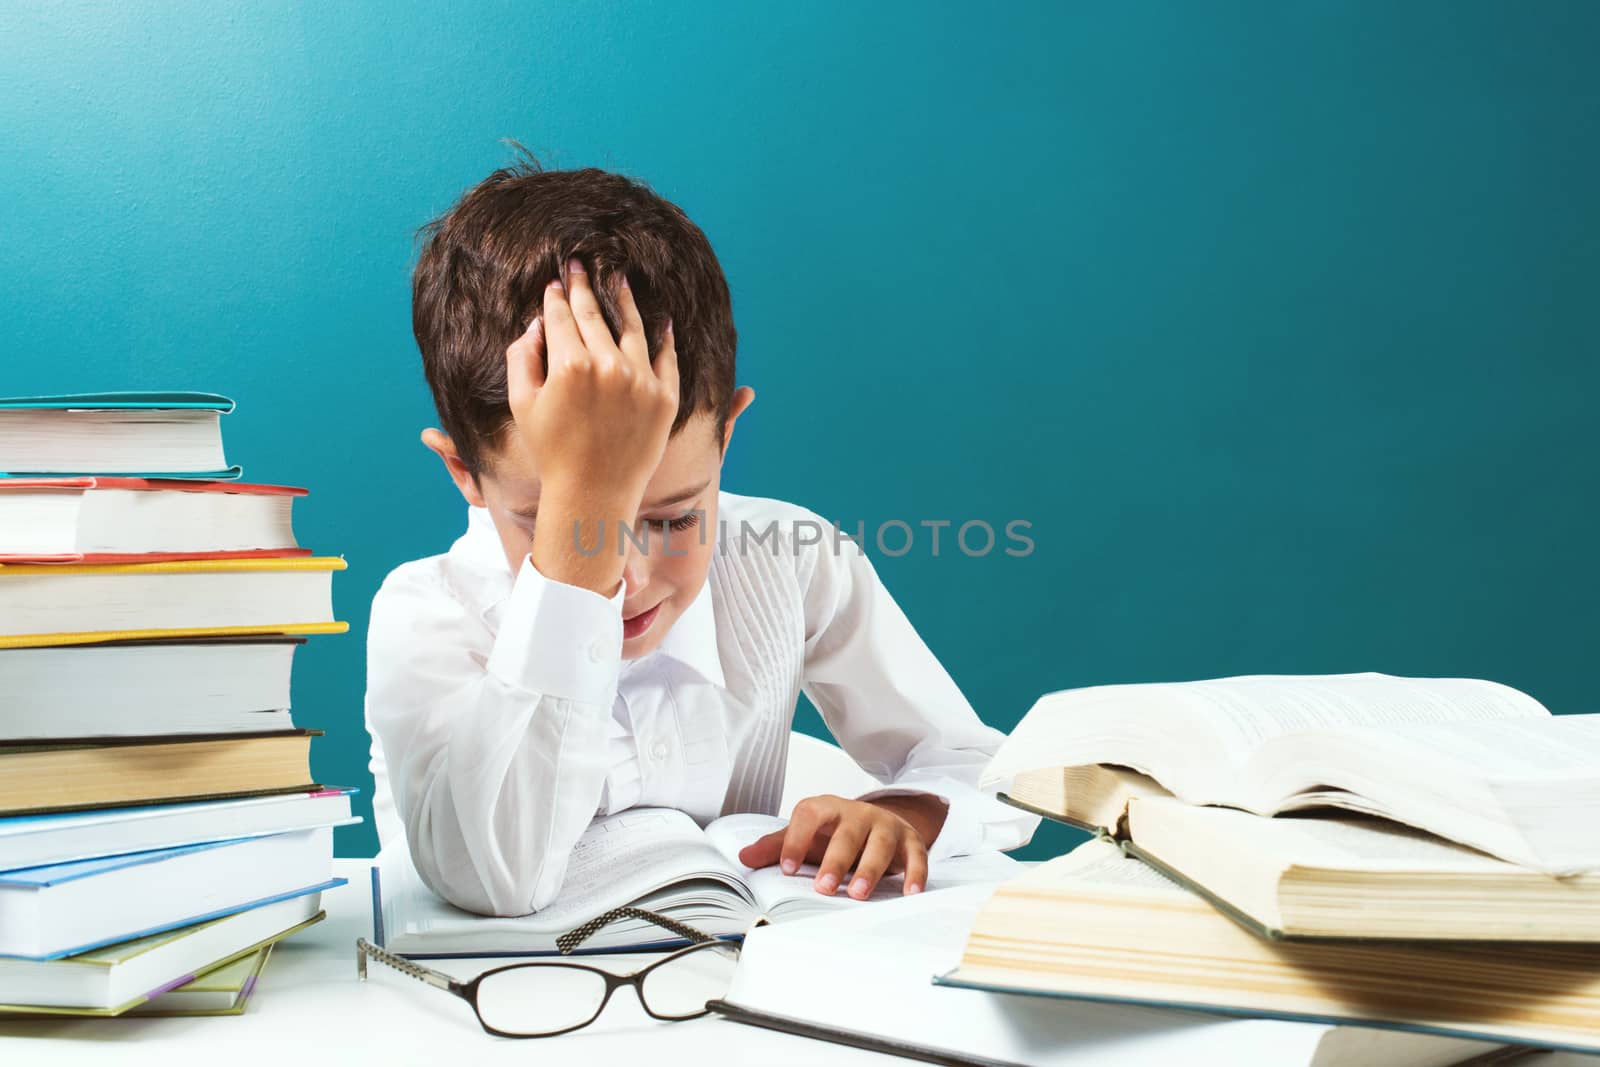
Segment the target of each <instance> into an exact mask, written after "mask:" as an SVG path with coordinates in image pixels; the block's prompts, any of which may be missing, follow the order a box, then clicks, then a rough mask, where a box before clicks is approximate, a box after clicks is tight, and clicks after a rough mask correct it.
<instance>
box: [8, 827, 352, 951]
mask: <svg viewBox="0 0 1600 1067" xmlns="http://www.w3.org/2000/svg"><path fill="white" fill-rule="evenodd" d="M332 862H333V829H332V828H331V827H318V828H316V829H311V830H297V831H293V832H291V833H283V834H272V835H270V836H267V837H255V838H248V839H245V840H234V841H214V842H208V843H206V844H199V845H185V846H183V847H180V848H170V849H157V850H154V851H150V852H138V853H133V854H131V855H123V856H108V857H105V858H102V859H94V860H82V861H78V862H74V863H59V864H54V865H52V866H48V867H33V868H28V869H24V870H20V871H6V872H4V873H0V956H20V957H23V958H25V959H33V960H47V959H56V958H60V957H63V956H70V955H74V954H76V953H80V952H86V951H88V950H90V949H93V948H97V947H99V946H102V945H110V944H115V943H116V942H119V941H127V940H129V939H131V938H135V937H143V936H146V935H148V934H153V933H159V932H161V931H163V930H169V929H174V928H176V927H179V926H187V925H190V924H193V923H197V922H203V921H205V920H207V919H213V918H218V917H220V916H223V915H228V914H230V913H232V912H236V911H244V910H246V909H249V908H255V907H260V906H261V905H263V904H267V903H271V902H272V901H275V900H279V899H282V898H284V897H286V896H294V895H298V894H303V893H308V892H313V891H319V890H321V889H324V888H327V887H328V886H329V885H330V884H331V882H330V879H329V876H328V871H329V869H330V868H331V866H332Z"/></svg>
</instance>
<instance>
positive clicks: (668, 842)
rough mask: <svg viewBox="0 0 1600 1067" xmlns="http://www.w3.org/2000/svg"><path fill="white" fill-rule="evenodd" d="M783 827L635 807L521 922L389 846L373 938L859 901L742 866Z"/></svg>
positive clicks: (521, 947) (480, 950) (605, 946)
mask: <svg viewBox="0 0 1600 1067" xmlns="http://www.w3.org/2000/svg"><path fill="white" fill-rule="evenodd" d="M784 825H786V822H785V820H783V819H779V818H776V817H774V816H770V815H726V816H724V817H722V818H720V819H717V820H715V821H714V822H712V823H711V824H710V825H708V826H707V827H706V828H705V829H703V830H702V829H701V828H700V827H699V826H698V825H697V824H696V823H695V821H694V820H693V819H691V818H690V817H689V816H687V815H685V814H684V813H683V812H681V811H676V810H673V809H671V808H633V809H631V810H628V811H624V812H620V813H618V814H616V815H611V816H607V817H605V818H601V819H596V820H595V821H594V823H593V824H592V825H591V826H590V827H589V829H588V830H587V831H586V832H585V833H584V835H583V836H582V837H581V838H580V839H579V840H578V843H577V845H576V846H575V847H574V848H573V852H572V859H571V861H570V862H569V864H568V867H567V876H566V880H565V881H564V882H563V883H562V886H561V892H560V894H559V895H558V896H557V898H556V900H555V902H554V903H552V904H551V905H550V906H549V907H546V908H545V909H543V910H542V911H539V912H536V913H534V914H532V915H525V916H521V917H519V918H492V917H485V916H478V915H473V914H471V913H469V912H465V911H462V910H461V909H459V908H456V907H453V906H451V905H450V904H448V903H446V902H445V901H443V900H440V899H439V898H438V897H436V896H434V895H433V893H431V892H430V891H429V890H428V888H427V887H426V886H425V885H423V883H422V880H421V878H420V877H419V876H418V875H417V872H416V869H415V868H414V867H413V866H412V864H411V858H410V856H409V854H408V853H407V852H406V851H405V849H404V848H403V847H402V848H398V849H396V848H386V849H384V850H383V852H382V853H381V854H380V855H379V857H378V866H377V867H376V868H375V869H374V891H375V895H376V896H377V906H376V907H375V908H374V915H375V916H376V920H377V925H378V929H377V931H376V934H377V936H376V940H377V941H378V943H379V944H381V945H382V946H383V947H384V948H387V949H389V950H390V951H391V952H398V953H402V954H404V955H406V956H411V957H414V958H419V959H426V958H430V957H453V956H531V955H540V954H544V953H553V952H555V951H556V945H555V940H556V938H557V937H559V936H560V935H562V934H564V933H566V932H568V931H569V930H573V929H575V928H577V927H579V926H581V925H583V924H584V923H585V922H588V921H589V920H590V919H592V918H594V917H595V916H596V915H599V914H601V913H602V912H606V911H609V910H611V909H612V908H617V907H621V906H623V905H625V904H631V905H634V906H636V907H641V908H647V909H649V910H651V911H655V912H660V913H662V914H664V915H668V916H670V917H672V918H674V919H677V920H678V921H679V922H684V923H688V924H689V925H690V926H693V927H695V928H696V929H698V930H702V931H704V932H706V933H708V934H713V935H716V936H719V937H722V936H733V935H739V934H743V933H744V932H745V931H746V930H747V929H749V927H750V925H751V924H752V923H753V922H754V921H755V920H756V918H757V917H759V916H761V915H766V916H767V917H768V918H769V919H772V920H775V921H776V920H781V919H784V918H788V917H793V916H799V915H812V914H816V913H818V912H824V911H829V910H833V909H837V908H849V907H856V906H860V905H861V904H863V903H865V902H864V901H857V900H852V899H851V898H850V897H848V896H846V895H845V894H844V893H842V892H841V893H839V894H838V895H837V896H832V897H829V896H824V895H822V894H821V893H818V892H817V891H816V889H815V888H813V881H814V879H815V877H816V868H814V867H811V866H806V867H802V868H801V869H800V871H799V873H797V874H793V875H786V874H784V873H783V872H782V871H780V870H779V869H778V868H777V867H764V868H762V869H760V870H751V869H750V868H748V867H745V866H744V865H742V864H741V863H740V862H739V859H738V856H739V850H740V849H742V848H744V846H746V845H748V844H750V842H752V841H754V840H755V839H756V838H758V837H761V836H762V835H763V834H767V833H770V832H772V831H773V830H776V829H779V828H781V827H783V826H784ZM1017 869H1018V866H1017V862H1016V861H1015V860H1013V859H1011V858H1009V857H1007V856H1003V855H1001V854H999V853H990V854H987V855H982V856H967V857H960V858H956V859H950V860H945V861H944V862H943V863H940V864H937V865H936V866H934V867H933V868H932V869H930V871H929V876H930V877H929V881H928V889H929V890H930V891H931V890H933V889H937V888H939V887H940V886H949V885H956V884H961V883H966V882H974V881H989V882H993V881H998V880H1000V879H1003V878H1008V877H1010V876H1011V875H1012V874H1014V873H1015V872H1016V871H1017ZM903 889H904V886H903V880H902V879H901V878H900V877H899V876H893V877H888V878H885V879H883V881H881V882H879V883H878V888H877V890H876V892H874V894H873V896H872V897H871V898H869V899H870V900H882V899H889V898H893V897H898V896H900V895H902V892H903ZM673 943H675V941H674V940H673V935H672V934H670V933H668V932H667V931H665V930H663V929H661V928H660V927H657V926H655V925H653V924H650V923H646V922H643V921H640V920H634V919H627V920H621V921H618V922H615V923H612V924H611V925H609V926H607V927H605V928H604V929H603V930H601V931H600V932H599V933H597V934H595V935H594V936H593V937H591V938H589V939H588V940H587V941H585V942H584V946H583V951H611V952H614V951H616V950H618V949H619V948H627V949H633V948H653V947H660V946H662V945H666V944H673Z"/></svg>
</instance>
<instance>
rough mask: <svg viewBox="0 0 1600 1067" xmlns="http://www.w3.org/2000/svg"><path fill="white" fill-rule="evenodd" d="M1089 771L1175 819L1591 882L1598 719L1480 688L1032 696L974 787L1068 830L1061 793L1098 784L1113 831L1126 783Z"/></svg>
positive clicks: (1219, 687)
mask: <svg viewBox="0 0 1600 1067" xmlns="http://www.w3.org/2000/svg"><path fill="white" fill-rule="evenodd" d="M1095 764H1114V765H1116V766H1118V767H1123V768H1129V769H1132V770H1134V771H1138V772H1141V773H1142V774H1144V775H1147V776H1148V777H1150V778H1153V779H1155V780H1156V781H1158V782H1159V783H1160V784H1161V786H1163V787H1164V788H1165V789H1166V790H1168V791H1170V792H1171V793H1173V794H1175V795H1176V796H1177V797H1179V798H1180V799H1182V800H1184V801H1186V802H1188V803H1190V804H1209V805H1222V806H1227V807H1234V808H1240V809H1243V810H1245V811H1250V812H1255V813H1256V814H1259V815H1276V814H1279V813H1283V812H1292V811H1301V810H1306V809H1315V808H1322V807H1329V806H1331V807H1336V808H1344V809H1348V810H1351V811H1356V812H1361V813H1363V814H1368V815H1378V816H1383V817H1384V818H1388V819H1392V820H1394V821H1396V822H1400V823H1404V824H1407V825H1409V826H1414V827H1417V828H1420V829H1423V830H1427V831H1429V832H1431V833H1434V834H1437V835H1439V836H1441V837H1445V838H1449V839H1450V840H1452V841H1457V842H1460V843H1462V844H1466V845H1470V846H1472V847H1473V848H1476V849H1479V850H1481V851H1484V852H1487V853H1490V854H1491V855H1494V856H1498V857H1500V858H1502V859H1504V860H1508V861H1510V862H1512V863H1517V864H1521V865H1523V866H1526V867H1531V868H1534V869H1536V870H1540V871H1544V872H1546V873H1549V874H1556V875H1570V874H1575V873H1579V872H1582V871H1597V870H1600V834H1596V833H1595V831H1594V827H1595V826H1596V825H1597V824H1600V715H1562V716H1552V715H1551V714H1550V713H1549V711H1548V710H1546V709H1545V708H1544V707H1543V706H1542V705H1541V704H1540V703H1539V702H1538V701H1536V700H1534V699H1533V698H1532V697H1530V696H1528V695H1526V694H1524V693H1520V692H1518V691H1517V690H1515V689H1512V688H1509V687H1507V686H1503V685H1499V684H1496V683H1494V682H1486V681H1477V680H1474V679H1459V678H1396V677H1391V676H1389V675H1382V674H1347V675H1322V676H1270V675H1261V676H1251V677H1241V678H1222V679H1217V680H1213V681H1202V682H1184V683H1170V684H1151V685H1111V686H1097V687H1094V688H1089V689H1076V690H1068V691H1064V692H1058V693H1048V694H1046V695H1045V696H1043V697H1041V698H1040V699H1039V701H1038V702H1037V703H1036V704H1034V706H1033V708H1032V709H1031V710H1030V711H1029V712H1028V714H1027V715H1026V716H1025V717H1024V718H1023V720H1022V722H1021V723H1020V724H1019V725H1018V726H1017V728H1016V729H1015V730H1014V731H1012V733H1011V736H1010V737H1009V738H1008V739H1007V740H1006V742H1005V744H1004V745H1002V746H1001V748H1000V751H999V752H998V753H996V755H995V758H994V759H993V760H992V761H991V763H990V765H989V767H988V769H987V770H986V771H985V773H984V777H983V780H982V784H983V785H984V786H997V787H998V788H1000V789H1001V790H1003V791H1004V792H1005V793H1006V794H1007V797H1008V799H1011V800H1014V801H1020V802H1021V803H1022V804H1023V805H1024V806H1027V807H1031V808H1034V809H1036V810H1039V811H1042V812H1044V813H1045V814H1050V815H1057V816H1058V817H1072V816H1070V815H1069V814H1068V811H1067V809H1068V808H1069V806H1072V805H1073V804H1076V803H1077V801H1076V798H1075V793H1077V792H1080V791H1081V790H1082V789H1083V788H1084V785H1085V783H1098V786H1096V788H1101V789H1103V790H1105V791H1108V794H1107V795H1103V796H1101V797H1099V798H1098V799H1097V804H1098V805H1099V807H1098V808H1097V809H1096V810H1095V811H1094V812H1093V814H1092V816H1091V818H1092V819H1093V820H1095V821H1098V820H1101V819H1105V818H1108V817H1109V818H1111V819H1112V820H1113V821H1114V819H1115V810H1114V809H1116V807H1117V804H1118V798H1117V797H1116V796H1115V795H1112V794H1115V792H1116V791H1117V790H1118V789H1120V788H1125V787H1126V786H1127V784H1128V783H1127V782H1126V781H1124V782H1122V783H1120V784H1119V783H1118V782H1116V781H1109V780H1108V779H1107V775H1106V774H1105V773H1104V772H1103V771H1097V770H1093V769H1091V765H1095ZM1113 777H1114V776H1113ZM1124 799H1125V798H1124ZM1078 807H1079V808H1080V809H1082V805H1081V804H1080V805H1078ZM1078 817H1079V818H1083V811H1082V810H1080V813H1079V815H1078Z"/></svg>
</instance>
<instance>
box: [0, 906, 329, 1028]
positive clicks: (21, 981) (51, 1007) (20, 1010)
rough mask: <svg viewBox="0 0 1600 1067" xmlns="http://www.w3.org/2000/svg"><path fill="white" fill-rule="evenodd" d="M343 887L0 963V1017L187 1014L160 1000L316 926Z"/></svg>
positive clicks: (188, 1000) (181, 1001)
mask: <svg viewBox="0 0 1600 1067" xmlns="http://www.w3.org/2000/svg"><path fill="white" fill-rule="evenodd" d="M344 884H345V880H344V879H342V878H335V879H332V880H331V881H329V882H328V883H327V884H326V885H324V886H319V887H317V888H315V889H308V890H306V891H304V892H301V893H296V894H291V895H288V896H285V897H284V898H282V899H280V900H277V901H273V902H271V903H266V904H263V905H261V906H260V907H257V908H249V909H246V910H244V911H237V912H234V913H233V914H231V915H226V916H223V917H222V918H219V919H211V920H207V921H205V922H200V923H195V924H192V925H189V926H184V927H180V928H178V929H175V930H168V931H164V932H162V933H158V934H150V935H147V936H145V937H138V938H133V939H131V940H128V941H122V942H118V943H116V944H114V945H107V946H104V947H102V948H97V949H91V950H89V951H87V952H81V953H77V954H75V955H72V956H68V957H65V958H63V959H53V960H24V959H18V958H16V957H7V956H0V1015H39V1014H45V1015H102V1016H112V1015H121V1014H123V1013H125V1012H128V1011H132V1010H134V1009H137V1008H139V1007H141V1006H142V1005H146V1004H148V1005H150V1008H151V1009H152V1010H155V1011H157V1012H168V1011H171V1010H173V1009H183V1008H189V1009H193V1008H194V1007H196V1005H195V1003H194V998H192V997H183V998H178V999H177V1000H173V1001H166V995H167V994H169V993H171V992H174V991H177V990H181V989H185V988H187V987H189V986H191V984H192V983H194V981H195V980H196V979H197V978H205V977H208V976H216V971H217V969H218V968H223V967H227V966H229V965H230V964H233V963H235V962H237V961H239V960H241V959H249V958H252V957H253V956H254V955H256V954H258V953H260V952H261V951H262V949H264V948H265V947H267V946H269V945H271V944H273V943H275V942H277V941H280V940H282V939H283V938H285V937H288V936H290V935H292V934H295V933H298V932H299V931H301V930H304V929H305V928H306V927H308V926H311V925H313V924H315V923H317V922H320V921H321V920H322V918H323V916H324V912H323V911H322V891H323V890H324V889H334V888H337V887H338V886H341V885H344ZM206 984H207V985H208V986H215V985H216V984H217V983H216V982H210V983H206ZM190 991H191V992H198V990H194V989H191V990H190ZM213 1000H214V998H213ZM163 1001H166V1003H165V1004H163V1003H162V1002H163ZM211 1006H212V1007H216V1005H215V1003H213V1004H212V1005H211Z"/></svg>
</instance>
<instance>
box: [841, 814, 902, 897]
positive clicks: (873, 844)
mask: <svg viewBox="0 0 1600 1067" xmlns="http://www.w3.org/2000/svg"><path fill="white" fill-rule="evenodd" d="M902 836H903V835H897V834H896V833H895V832H894V831H893V830H887V829H884V828H883V827H879V828H877V829H875V830H873V831H872V834H871V835H870V836H869V837H868V838H867V846H866V847H865V848H863V849H862V850H861V859H860V860H858V861H857V862H856V873H855V877H853V878H851V879H850V895H851V896H852V897H854V898H855V899H857V900H866V899H867V898H868V897H870V896H871V895H872V891H873V890H874V889H876V888H878V879H880V878H882V877H883V872H884V871H886V870H888V869H889V864H890V862H891V861H893V859H894V857H895V854H896V853H898V852H899V851H900V841H901V838H902Z"/></svg>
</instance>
